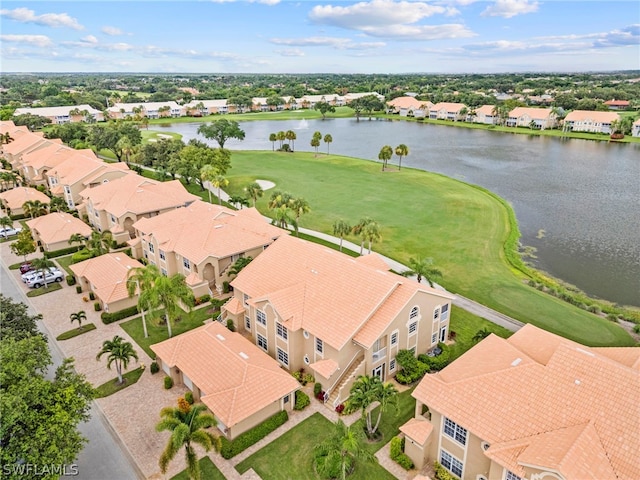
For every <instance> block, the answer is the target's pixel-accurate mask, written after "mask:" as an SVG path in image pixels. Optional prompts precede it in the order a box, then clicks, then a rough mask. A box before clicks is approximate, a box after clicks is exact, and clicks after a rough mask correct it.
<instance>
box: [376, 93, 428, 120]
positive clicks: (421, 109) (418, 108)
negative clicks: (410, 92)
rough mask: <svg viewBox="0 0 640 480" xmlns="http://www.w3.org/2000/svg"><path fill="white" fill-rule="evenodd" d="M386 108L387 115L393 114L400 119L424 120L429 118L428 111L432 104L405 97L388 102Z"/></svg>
mask: <svg viewBox="0 0 640 480" xmlns="http://www.w3.org/2000/svg"><path fill="white" fill-rule="evenodd" d="M387 107H388V109H389V113H395V114H398V115H399V116H401V117H415V118H425V117H428V116H429V110H430V109H431V107H433V103H431V102H429V101H423V100H418V99H416V98H415V97H410V96H405V97H397V98H394V99H393V100H389V101H388V102H387Z"/></svg>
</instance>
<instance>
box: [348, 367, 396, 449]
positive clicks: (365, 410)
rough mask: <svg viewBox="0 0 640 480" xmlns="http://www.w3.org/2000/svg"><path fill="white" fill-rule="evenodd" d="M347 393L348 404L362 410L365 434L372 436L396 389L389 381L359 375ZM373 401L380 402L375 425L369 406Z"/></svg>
mask: <svg viewBox="0 0 640 480" xmlns="http://www.w3.org/2000/svg"><path fill="white" fill-rule="evenodd" d="M349 393H350V395H349V404H350V405H351V406H352V407H354V408H356V409H358V410H361V411H362V417H363V418H364V419H365V421H366V430H367V435H368V436H369V437H372V436H373V435H374V434H375V433H376V431H377V430H378V427H379V425H380V419H381V417H382V413H383V412H384V410H385V409H386V408H387V407H388V406H389V405H390V404H391V403H394V402H395V401H396V399H397V394H398V390H397V389H396V388H395V387H394V386H393V384H391V383H389V382H387V383H382V380H380V377H377V376H370V375H360V376H359V377H358V378H357V379H356V381H355V383H354V384H353V386H352V387H351V390H350V392H349ZM374 402H379V403H380V405H379V407H378V419H377V420H376V423H375V425H374V424H373V421H372V415H373V410H374V409H373V408H369V407H370V406H371V405H372V404H373V403H374Z"/></svg>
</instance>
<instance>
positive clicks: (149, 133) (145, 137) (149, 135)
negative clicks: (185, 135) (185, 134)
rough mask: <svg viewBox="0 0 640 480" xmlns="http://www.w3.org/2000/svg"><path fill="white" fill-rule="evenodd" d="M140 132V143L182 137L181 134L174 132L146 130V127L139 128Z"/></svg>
mask: <svg viewBox="0 0 640 480" xmlns="http://www.w3.org/2000/svg"><path fill="white" fill-rule="evenodd" d="M140 133H141V134H142V143H147V142H148V141H150V140H151V141H155V142H158V141H160V140H162V139H165V138H166V139H169V137H171V138H174V139H176V138H177V139H180V138H182V135H180V134H179V133H175V132H167V133H164V132H158V131H156V130H147V129H144V128H143V129H141V130H140Z"/></svg>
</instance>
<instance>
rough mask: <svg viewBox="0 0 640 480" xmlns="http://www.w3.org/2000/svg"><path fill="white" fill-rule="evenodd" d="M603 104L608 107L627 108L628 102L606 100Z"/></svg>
mask: <svg viewBox="0 0 640 480" xmlns="http://www.w3.org/2000/svg"><path fill="white" fill-rule="evenodd" d="M604 104H605V105H607V106H609V107H628V106H629V100H607V101H606V102H604Z"/></svg>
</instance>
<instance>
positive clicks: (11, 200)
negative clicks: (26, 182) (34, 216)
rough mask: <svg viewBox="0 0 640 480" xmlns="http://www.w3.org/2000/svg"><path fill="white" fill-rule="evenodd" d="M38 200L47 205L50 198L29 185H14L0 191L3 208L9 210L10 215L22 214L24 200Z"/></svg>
mask: <svg viewBox="0 0 640 480" xmlns="http://www.w3.org/2000/svg"><path fill="white" fill-rule="evenodd" d="M36 200H38V201H40V202H42V203H46V204H47V205H49V203H50V202H51V199H50V198H49V197H47V196H46V195H45V194H44V193H42V192H41V191H39V190H36V189H35V188H31V187H16V188H12V189H11V190H7V191H6V192H2V193H0V202H2V206H3V208H5V209H9V210H10V211H11V215H23V214H24V210H23V209H22V206H23V205H24V204H25V203H26V202H30V201H36Z"/></svg>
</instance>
